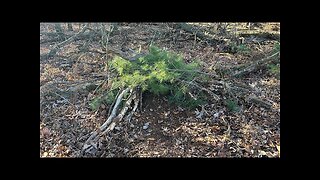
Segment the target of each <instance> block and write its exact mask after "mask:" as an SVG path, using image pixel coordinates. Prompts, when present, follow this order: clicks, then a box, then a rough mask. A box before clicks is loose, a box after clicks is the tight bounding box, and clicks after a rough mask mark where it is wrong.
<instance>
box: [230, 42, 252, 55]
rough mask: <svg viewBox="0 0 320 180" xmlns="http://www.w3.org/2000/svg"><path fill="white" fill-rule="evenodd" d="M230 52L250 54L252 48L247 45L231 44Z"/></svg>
mask: <svg viewBox="0 0 320 180" xmlns="http://www.w3.org/2000/svg"><path fill="white" fill-rule="evenodd" d="M230 52H231V53H248V52H250V48H249V47H248V46H246V45H245V44H240V45H237V44H236V43H230Z"/></svg>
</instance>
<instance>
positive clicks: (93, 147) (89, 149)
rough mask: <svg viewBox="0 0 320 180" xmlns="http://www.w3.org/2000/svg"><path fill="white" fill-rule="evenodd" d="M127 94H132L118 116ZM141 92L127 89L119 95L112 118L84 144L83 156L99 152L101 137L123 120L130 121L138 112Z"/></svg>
mask: <svg viewBox="0 0 320 180" xmlns="http://www.w3.org/2000/svg"><path fill="white" fill-rule="evenodd" d="M126 93H130V95H129V97H128V98H127V100H126V101H125V103H124V106H123V108H122V109H121V111H120V112H119V113H118V114H117V111H118V109H119V105H120V104H121V102H122V101H123V98H124V96H125V94H126ZM139 95H140V92H138V90H137V89H130V88H126V89H124V90H122V91H121V93H120V94H119V95H118V97H117V99H116V103H115V104H114V106H113V109H112V112H111V114H110V116H109V117H108V119H107V120H106V121H105V122H104V123H103V124H102V125H101V126H100V128H99V129H98V130H97V131H95V132H93V133H92V134H91V136H90V137H89V138H88V139H87V141H86V142H85V143H84V146H83V148H82V152H81V154H85V153H90V154H94V153H95V152H96V151H97V142H98V140H99V138H100V137H101V136H103V135H104V134H107V133H109V132H110V131H112V130H113V129H114V128H115V126H116V124H117V123H119V122H120V121H122V119H123V118H124V117H125V115H126V114H127V112H128V111H129V109H130V111H129V112H128V114H127V116H126V118H125V119H126V120H127V121H130V119H131V117H132V115H133V113H134V112H135V111H136V109H137V107H138V104H139V101H140V97H139ZM132 102H134V107H133V108H132V105H131V104H132Z"/></svg>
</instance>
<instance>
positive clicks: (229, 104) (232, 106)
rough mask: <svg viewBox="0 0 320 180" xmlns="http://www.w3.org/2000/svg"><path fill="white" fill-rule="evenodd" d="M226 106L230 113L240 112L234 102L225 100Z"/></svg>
mask: <svg viewBox="0 0 320 180" xmlns="http://www.w3.org/2000/svg"><path fill="white" fill-rule="evenodd" d="M225 103H226V106H227V108H228V110H229V111H231V112H238V111H239V110H240V108H239V106H238V104H237V102H236V101H233V100H231V99H228V100H226V102H225Z"/></svg>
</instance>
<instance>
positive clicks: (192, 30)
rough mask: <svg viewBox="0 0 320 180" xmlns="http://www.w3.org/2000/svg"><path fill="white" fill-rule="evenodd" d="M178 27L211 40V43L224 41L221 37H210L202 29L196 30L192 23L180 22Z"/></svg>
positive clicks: (208, 40) (205, 39) (203, 38)
mask: <svg viewBox="0 0 320 180" xmlns="http://www.w3.org/2000/svg"><path fill="white" fill-rule="evenodd" d="M177 27H178V28H181V29H183V30H184V31H187V32H189V33H192V34H194V35H195V36H197V37H199V38H200V39H202V40H204V41H207V42H209V43H210V44H220V43H223V42H224V41H223V40H219V39H214V38H213V37H210V36H208V35H206V34H205V33H203V32H202V31H201V30H197V31H195V30H194V27H193V26H192V25H189V24H186V23H178V24H177Z"/></svg>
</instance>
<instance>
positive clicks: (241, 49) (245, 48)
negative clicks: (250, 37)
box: [237, 44, 250, 52]
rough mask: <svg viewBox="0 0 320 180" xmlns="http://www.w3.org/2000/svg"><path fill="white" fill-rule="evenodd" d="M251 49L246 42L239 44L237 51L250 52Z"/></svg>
mask: <svg viewBox="0 0 320 180" xmlns="http://www.w3.org/2000/svg"><path fill="white" fill-rule="evenodd" d="M249 51H250V49H249V48H248V47H247V46H246V45H244V44H240V45H239V46H237V52H249Z"/></svg>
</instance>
